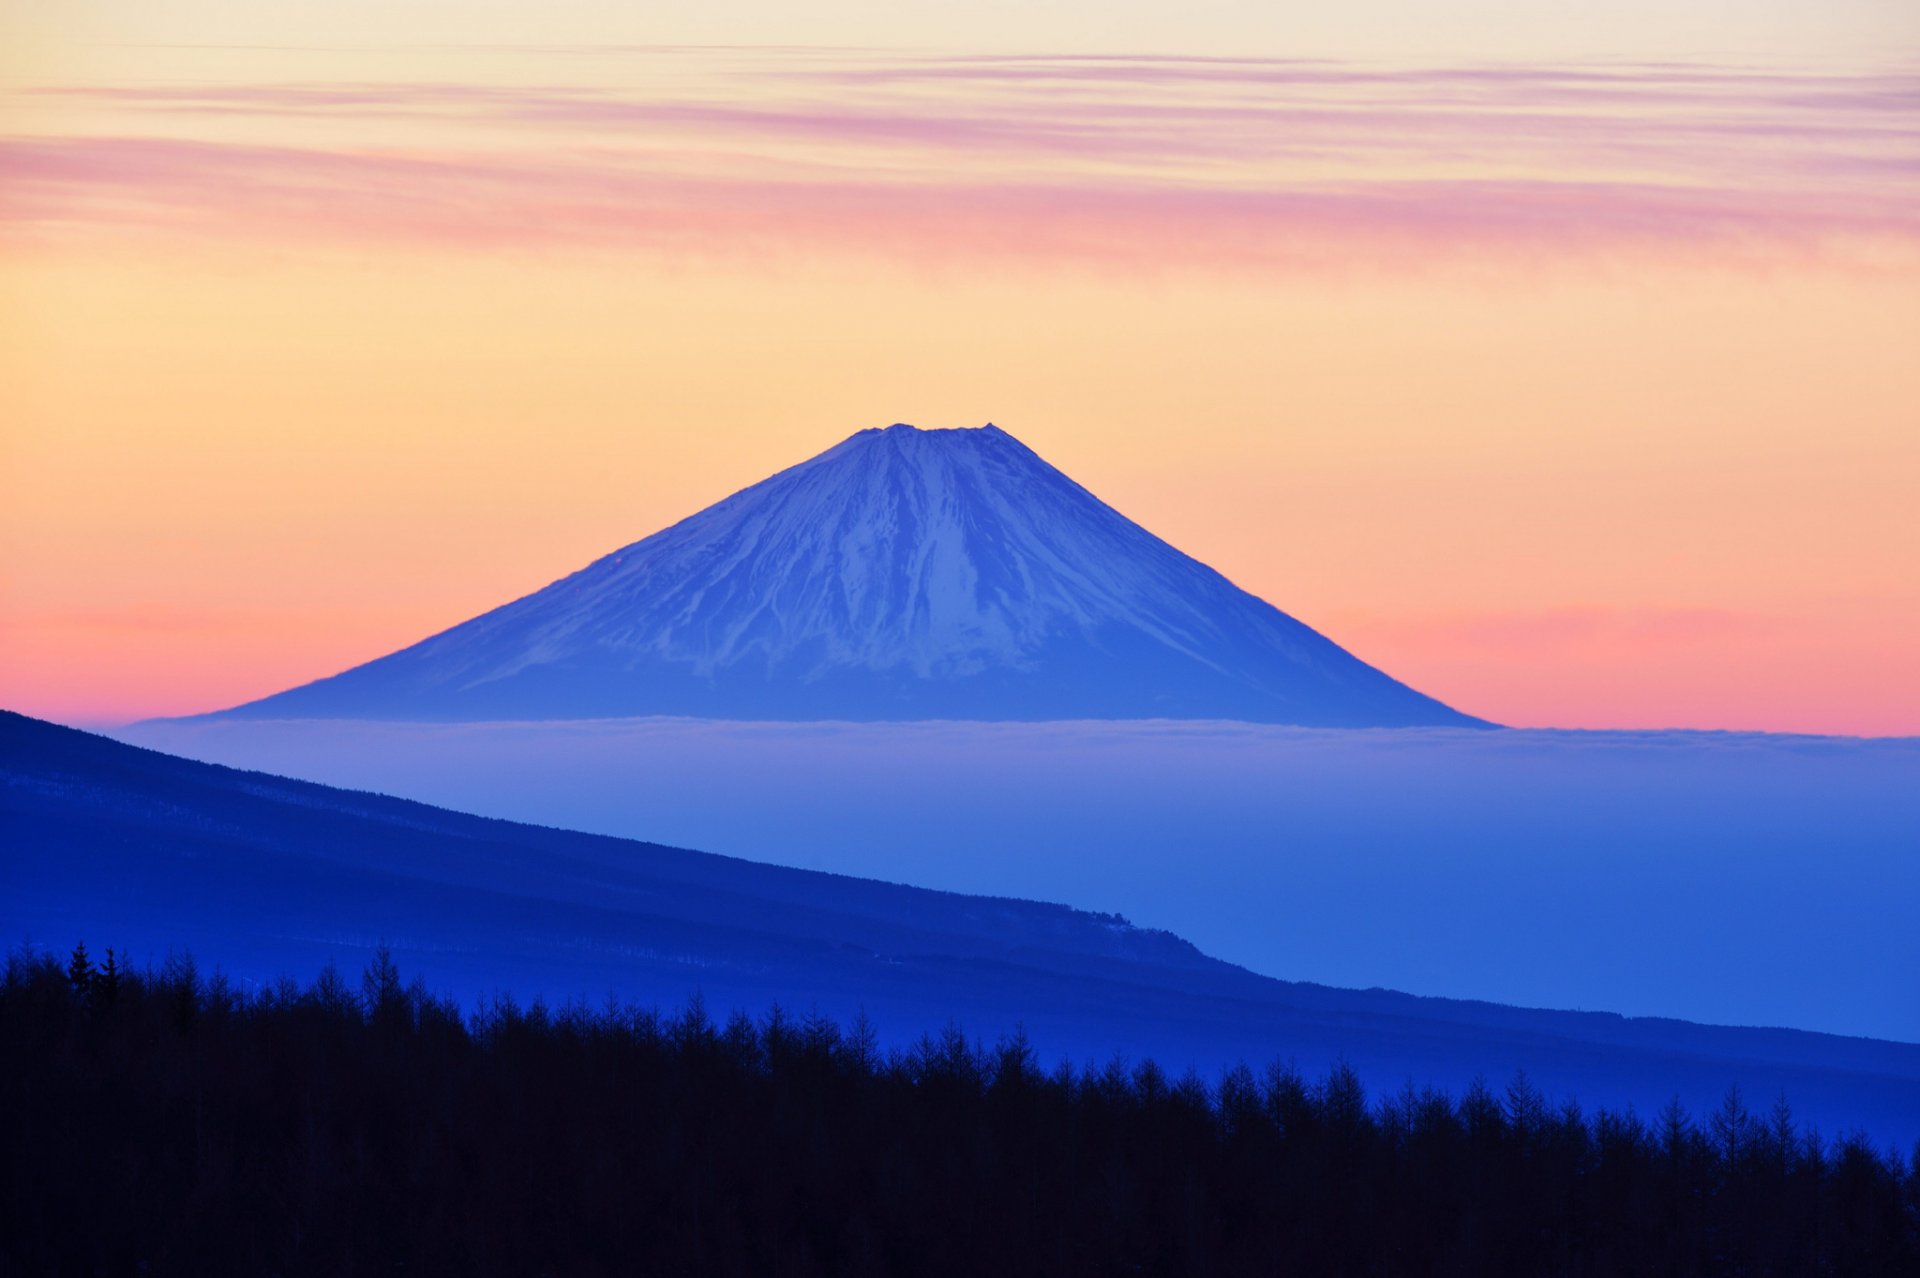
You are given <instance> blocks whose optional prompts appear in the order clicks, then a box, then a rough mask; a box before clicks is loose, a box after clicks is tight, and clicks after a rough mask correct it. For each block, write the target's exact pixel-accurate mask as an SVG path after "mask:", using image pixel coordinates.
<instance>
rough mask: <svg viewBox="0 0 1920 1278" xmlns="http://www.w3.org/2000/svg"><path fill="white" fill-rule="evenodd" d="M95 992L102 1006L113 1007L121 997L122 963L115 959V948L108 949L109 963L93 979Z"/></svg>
mask: <svg viewBox="0 0 1920 1278" xmlns="http://www.w3.org/2000/svg"><path fill="white" fill-rule="evenodd" d="M93 991H94V993H95V995H97V996H98V998H99V1000H100V1003H101V1005H102V1006H108V1007H110V1006H112V1005H113V1001H114V1000H115V999H116V998H119V997H120V961H119V960H118V959H117V958H115V957H114V953H113V948H112V947H111V946H109V947H108V948H107V961H106V963H105V964H103V965H102V966H101V968H100V971H99V972H98V973H96V974H95V976H94V978H93Z"/></svg>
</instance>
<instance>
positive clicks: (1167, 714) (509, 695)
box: [224, 425, 1477, 726]
mask: <svg viewBox="0 0 1920 1278" xmlns="http://www.w3.org/2000/svg"><path fill="white" fill-rule="evenodd" d="M224 713H226V714H230V715H243V716H261V717H294V718H299V717H315V718H342V717H351V718H395V719H448V720H477V719H505V718H516V719H555V718H595V717H613V716H624V715H642V714H676V715H695V716H704V717H712V718H741V719H853V720H881V719H929V718H948V719H1072V718H1092V719H1116V718H1217V719H1244V720H1250V721H1256V722H1273V723H1298V724H1314V725H1338V726H1402V725H1414V724H1468V723H1474V722H1477V721H1476V720H1473V719H1471V718H1469V717H1467V716H1465V715H1462V714H1459V713H1458V712H1456V711H1454V710H1452V709H1450V708H1448V707H1446V706H1444V705H1442V704H1440V703H1439V702H1437V701H1434V700H1432V699H1431V698H1429V697H1426V696H1423V695H1422V694H1420V693H1418V692H1415V691H1413V690H1412V689H1410V688H1408V687H1406V686H1405V685H1403V684H1401V683H1398V682H1396V681H1395V680H1393V679H1391V678H1389V677H1388V676H1387V675H1385V674H1383V673H1381V672H1380V671H1378V670H1376V669H1374V668H1373V667H1372V666H1369V665H1367V664H1366V663H1364V662H1362V661H1360V660H1358V659H1357V658H1355V657H1353V656H1352V655H1350V654H1349V653H1347V652H1346V651H1344V650H1343V649H1341V648H1340V647H1339V646H1338V645H1336V644H1334V643H1333V642H1331V641H1330V640H1328V639H1326V638H1325V637H1323V636H1322V635H1320V634H1318V633H1316V632H1315V631H1313V630H1311V629H1309V628H1308V627H1307V626H1304V625H1302V624H1301V623H1299V622H1297V621H1295V620H1293V619H1292V618H1291V617H1288V616H1286V615H1285V614H1284V613H1282V612H1280V611H1279V610H1278V609H1276V608H1274V607H1272V606H1271V605H1269V604H1267V603H1266V602H1264V601H1262V600H1260V599H1257V598H1255V597H1254V596H1252V595H1250V594H1247V593H1246V592H1245V591H1243V590H1240V589H1239V588H1237V587H1236V586H1234V585H1233V584H1232V583H1231V582H1229V581H1228V580H1227V579H1226V578H1224V577H1222V576H1221V575H1220V574H1219V573H1217V572H1214V571H1213V570H1212V569H1210V568H1208V567H1206V566H1205V565H1204V564H1201V563H1199V562H1197V561H1196V560H1193V559H1191V558H1189V557H1188V556H1186V555H1183V554H1181V553H1180V552H1179V551H1177V550H1175V549H1174V548H1173V547H1171V546H1169V545H1167V544H1166V543H1165V542H1163V541H1161V540H1160V539H1158V538H1157V537H1154V536H1153V535H1152V534H1151V533H1149V532H1147V531H1146V530H1145V529H1143V528H1141V527H1140V526H1138V525H1137V524H1134V523H1132V522H1131V521H1129V520H1128V519H1126V518H1125V517H1123V516H1122V515H1120V514H1119V513H1118V512H1116V511H1115V510H1113V509H1112V508H1111V507H1109V506H1107V505H1105V504H1104V503H1102V502H1101V501H1100V500H1099V499H1097V498H1096V497H1094V496H1093V495H1092V494H1091V493H1089V492H1087V491H1086V490H1085V489H1084V488H1081V487H1080V486H1079V485H1078V484H1076V483H1074V482H1073V481H1072V480H1070V479H1068V478H1067V477H1066V476H1065V475H1063V474H1062V473H1061V472H1059V471H1058V470H1056V469H1054V468H1053V467H1052V466H1050V465H1048V464H1047V463H1046V462H1044V461H1042V460H1041V459H1040V458H1039V457H1038V456H1036V455H1035V454H1034V453H1033V452H1032V450H1030V449H1028V448H1027V447H1026V446H1025V445H1023V444H1021V443H1020V442H1019V441H1018V440H1016V439H1014V438H1013V437H1012V436H1011V435H1008V434H1007V433H1006V432H1004V431H1001V430H999V429H997V428H996V427H993V426H984V427H981V428H979V429H976V430H938V431H922V430H917V429H915V428H914V427H911V426H905V425H896V426H892V427H888V428H887V429H885V430H866V431H862V432H860V433H859V434H857V435H854V436H853V437H851V438H850V439H847V440H845V441H844V442H842V443H841V444H839V445H837V446H836V447H834V448H831V449H829V450H828V451H826V452H824V453H822V454H820V455H819V456H817V457H815V458H813V459H812V460H810V461H807V462H803V463H801V464H800V465H798V466H795V467H792V468H791V469H788V470H785V471H782V472H780V473H779V474H777V475H774V476H773V477H771V478H769V479H767V480H764V481H763V482H761V483H759V484H756V485H754V486H753V487H751V488H747V489H745V490H743V491H741V492H739V493H736V494H734V495H733V496H732V497H729V498H727V499H726V500H725V501H722V502H720V503H718V504H717V505H714V506H711V507H708V508H707V509H706V510H703V511H701V512H700V513H698V514H696V515H693V516H692V517H690V518H688V519H685V520H683V521H681V522H680V523H678V524H675V525H674V526H672V527H671V528H668V529H666V530H664V531H662V532H659V533H656V534H654V535H653V536H651V537H648V538H647V539H645V540H644V541H640V542H637V543H635V544H633V545H631V546H628V547H626V548H624V549H622V550H619V551H616V552H614V553H613V554H611V555H608V556H606V557H605V558H602V559H600V560H599V561H597V562H595V563H593V564H592V565H590V566H588V567H587V568H585V569H582V570H581V571H579V572H577V573H574V574H573V575H572V576H570V577H567V578H565V579H563V580H561V581H558V582H555V583H554V584H553V585H551V586H548V587H547V588H545V589H544V590H541V591H538V592H536V593H534V594H532V595H529V596H527V597H525V598H523V599H520V600H518V601H517V602H514V603H511V604H508V605H506V606H504V607H501V608H497V609H495V610H493V611H492V612H489V613H486V614H484V615H482V616H480V617H476V618H474V619H473V620H471V621H468V622H466V623H464V624H462V625H458V626H455V627H454V628H452V629H451V630H448V631H445V632H444V633H441V634H439V635H435V636H433V637H432V638H430V639H427V640H425V641H423V642H421V643H418V644H415V645H413V646H412V647H410V648H406V649H404V650H402V651H400V652H396V653H393V654H391V655H389V656H386V657H383V658H380V659H378V660H375V661H372V662H369V663H367V664H365V665H362V666H358V667H356V668H354V669H352V670H348V671H346V672H345V673H342V674H339V675H335V676H333V677H332V678H328V679H322V680H319V681H318V682H316V683H311V684H307V685H305V686H303V687H299V688H294V689H291V690H289V691H286V692H283V693H279V694H277V695H274V696H270V697H267V698H264V699H263V700H260V701H255V702H252V703H249V704H247V705H244V706H240V707H237V708H235V709H233V710H229V711H226V712H224Z"/></svg>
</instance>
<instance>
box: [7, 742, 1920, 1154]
mask: <svg viewBox="0 0 1920 1278" xmlns="http://www.w3.org/2000/svg"><path fill="white" fill-rule="evenodd" d="M0 835H3V836H4V837H0V934H4V935H5V936H7V937H8V938H9V939H10V940H13V941H18V940H22V939H30V940H32V941H36V942H39V943H42V944H47V945H52V946H56V947H60V948H61V949H62V950H64V948H65V947H68V946H71V945H72V944H73V943H74V941H76V940H79V939H84V940H86V942H87V943H88V944H89V946H90V947H91V948H92V949H93V950H94V952H95V953H99V952H100V951H101V950H102V949H104V947H106V946H108V945H113V946H115V947H116V948H118V949H120V950H121V952H122V953H123V954H124V953H131V955H132V957H133V958H134V959H135V960H136V961H141V960H148V959H157V958H159V957H161V956H162V955H164V954H165V953H166V952H167V950H168V949H170V948H173V947H191V948H192V949H193V950H194V951H195V953H196V954H197V955H198V957H199V958H200V959H201V961H202V962H217V963H219V964H220V965H222V966H223V967H224V968H225V970H226V971H227V972H228V973H229V974H231V975H232V976H234V977H236V978H238V979H241V980H243V981H247V980H270V979H273V978H274V977H276V976H279V975H282V974H288V973H294V974H305V973H309V972H311V971H313V970H315V969H316V968H318V967H319V966H320V964H322V963H323V962H326V961H328V960H338V961H339V962H340V963H341V964H342V965H343V966H346V967H349V968H351V967H357V966H359V965H360V964H361V963H363V962H364V961H365V959H366V957H367V955H368V954H369V952H370V951H371V949H372V947H373V946H375V945H376V944H378V943H379V942H381V941H386V942H389V943H391V945H392V946H393V948H394V950H395V951H396V953H397V954H398V955H399V956H400V958H401V961H402V962H403V964H404V965H405V966H406V967H408V968H409V969H411V970H415V971H419V972H423V973H426V974H428V976H429V978H430V979H431V980H432V981H433V982H434V983H435V984H436V985H437V986H439V987H440V988H443V989H447V990H450V991H451V992H454V993H456V994H458V995H459V996H460V997H462V998H464V999H468V1000H472V999H476V998H479V997H483V996H485V995H486V994H488V993H490V992H492V991H496V990H511V991H513V992H514V993H516V994H518V995H520V996H521V997H522V998H526V997H530V996H533V995H543V996H546V997H548V998H550V999H565V998H571V997H577V996H585V997H588V998H593V999H599V998H601V997H602V996H604V995H605V994H607V993H608V992H610V991H611V992H614V993H617V994H618V995H620V996H621V997H622V998H627V999H639V1000H642V1001H648V1000H652V1001H659V1002H663V1003H668V1004H676V1003H678V1002H680V1001H681V1000H682V999H684V998H685V997H686V996H687V995H688V994H689V993H690V992H691V991H693V990H696V989H698V990H700V991H702V992H703V993H704V994H705V996H706V998H707V999H708V1001H709V1004H710V1005H711V1006H712V1007H714V1009H715V1010H716V1012H719V1011H722V1010H725V1009H730V1008H735V1007H738V1008H745V1009H749V1010H753V1011H759V1010H763V1009H764V1008H766V1007H767V1006H768V1005H769V1004H770V1003H772V1002H774V1001H776V1000H777V1001H780V1002H783V1003H784V1004H785V1005H786V1006H787V1007H789V1008H790V1009H794V1010H799V1011H805V1010H808V1009H818V1010H819V1011H821V1012H823V1013H825V1014H827V1015H830V1016H835V1017H838V1018H841V1019H843V1020H846V1019H851V1018H852V1017H854V1016H855V1015H857V1014H859V1013H860V1012H862V1011H865V1012H867V1013H870V1014H871V1015H872V1016H873V1018H874V1020H875V1021H876V1022H877V1023H878V1026H879V1028H880V1030H881V1032H882V1033H883V1035H886V1036H888V1037H890V1038H891V1039H892V1041H895V1042H898V1041H901V1040H902V1039H909V1038H911V1037H913V1036H915V1035H917V1034H919V1033H921V1032H923V1031H932V1032H937V1031H938V1030H940V1029H941V1028H942V1027H943V1026H945V1025H946V1024H947V1023H948V1022H949V1021H956V1020H957V1021H958V1022H959V1023H960V1024H962V1025H963V1026H965V1027H966V1028H967V1029H968V1030H969V1031H970V1032H972V1033H975V1034H979V1035H984V1036H986V1037H988V1038H992V1037H993V1036H994V1035H996V1034H999V1033H1002V1032H1005V1031H1008V1030H1010V1029H1012V1028H1013V1027H1014V1026H1015V1025H1017V1024H1021V1025H1024V1026H1025V1028H1026V1029H1027V1031H1028V1032H1029V1034H1030V1036H1031V1037H1032V1039H1033V1042H1034V1044H1035V1046H1036V1048H1037V1049H1038V1050H1039V1051H1040V1053H1041V1054H1042V1056H1043V1058H1045V1059H1048V1060H1052V1059H1056V1058H1058V1057H1060V1056H1071V1057H1074V1058H1076V1059H1087V1058H1093V1059H1101V1060H1103V1059H1105V1058H1106V1057H1108V1056H1109V1055H1111V1054H1113V1053H1115V1052H1119V1053H1124V1054H1127V1055H1130V1056H1133V1057H1134V1058H1136V1059H1137V1058H1138V1057H1140V1056H1142V1055H1149V1054H1150V1055H1153V1056H1155V1057H1156V1058H1158V1059H1159V1060H1161V1061H1162V1062H1163V1063H1165V1064H1167V1065H1169V1066H1170V1067H1172V1068H1174V1069H1176V1070H1177V1069H1179V1068H1182V1067H1184V1066H1186V1065H1188V1064H1192V1065H1195V1066H1198V1067H1199V1068H1201V1069H1203V1070H1208V1071H1211V1070H1214V1069H1217V1068H1220V1067H1223V1066H1225V1065H1228V1064H1231V1063H1232V1062H1234V1061H1235V1060H1247V1061H1251V1062H1255V1063H1262V1062H1266V1061H1269V1060H1273V1059H1276V1058H1282V1059H1284V1058H1288V1057H1291V1058H1293V1059H1295V1060H1297V1061H1298V1062H1299V1063H1300V1065H1301V1066H1302V1068H1304V1069H1307V1070H1309V1071H1313V1070H1319V1069H1322V1068H1324V1067H1325V1066H1326V1065H1327V1064H1329V1063H1331V1062H1332V1061H1334V1060H1336V1059H1340V1058H1344V1059H1345V1060H1347V1061H1348V1062H1350V1063H1351V1064H1352V1065H1353V1066H1354V1067H1355V1068H1356V1069H1357V1070H1359V1071H1360V1073H1361V1075H1362V1076H1363V1077H1364V1078H1365V1079H1366V1080H1367V1081H1368V1083H1369V1085H1370V1086H1373V1087H1375V1088H1397V1087H1398V1086H1400V1084H1402V1083H1403V1082H1405V1081H1406V1080H1407V1079H1410V1078H1411V1079H1414V1080H1416V1081H1417V1082H1422V1083H1427V1082H1430V1083H1433V1084H1436V1085H1439V1086H1444V1087H1449V1088H1459V1087H1462V1086H1464V1085H1465V1084H1466V1083H1467V1082H1469V1081H1470V1080H1471V1079H1473V1078H1474V1077H1475V1076H1481V1075H1483V1076H1485V1077H1486V1078H1488V1079H1490V1080H1493V1081H1494V1082H1495V1083H1499V1082H1501V1081H1503V1080H1505V1079H1506V1078H1508V1077H1510V1076H1511V1075H1512V1074H1513V1072H1514V1071H1515V1069H1517V1068H1524V1069H1526V1070H1527V1071H1528V1073H1529V1074H1530V1075H1531V1076H1532V1078H1533V1080H1534V1082H1535V1083H1536V1084H1538V1085H1539V1086H1540V1087H1542V1088H1543V1089H1544V1090H1546V1092H1547V1093H1548V1094H1549V1095H1552V1096H1560V1095H1564V1094H1568V1093H1572V1094H1576V1095H1578V1096H1579V1098H1580V1099H1581V1101H1582V1102H1583V1103H1585V1104H1587V1105H1589V1106H1591V1105H1596V1104H1608V1105H1624V1104H1628V1103H1632V1104H1635V1105H1637V1106H1638V1107H1639V1108H1640V1110H1641V1112H1642V1113H1653V1112H1655V1111H1657V1110H1658V1108H1659V1107H1660V1106H1661V1105H1662V1104H1664V1103H1665V1101H1666V1100H1667V1099H1668V1098H1669V1097H1670V1096H1673V1095H1676V1094H1677V1095H1679V1096H1680V1097H1681V1098H1682V1099H1683V1101H1685V1102H1686V1103H1687V1104H1688V1105H1689V1106H1690V1107H1692V1108H1693V1109H1695V1110H1696V1112H1705V1111H1707V1110H1710V1109H1711V1108H1712V1107H1713V1106H1714V1105H1715V1104H1716V1103H1717V1102H1718V1101H1719V1099H1720V1096H1721V1094H1722V1093H1723V1092H1724V1090H1725V1088H1726V1087H1727V1086H1728V1085H1729V1084H1736V1083H1737V1084H1738V1085H1739V1086H1740V1087H1741V1088H1742V1090H1743V1091H1744V1092H1745V1093H1746V1094H1747V1095H1748V1096H1749V1097H1754V1098H1771V1097H1773V1096H1775V1095H1777V1094H1779V1093H1781V1092H1782V1091H1784V1092H1786V1093H1787V1094H1788V1095H1789V1096H1790V1097H1791V1098H1792V1101H1793V1103H1794V1105H1795V1107H1796V1110H1797V1112H1798V1113H1799V1115H1800V1116H1801V1118H1802V1119H1803V1120H1809V1121H1812V1122H1815V1123H1818V1124H1819V1125H1820V1126H1821V1127H1822V1128H1823V1129H1825V1130H1828V1131H1844V1130H1848V1129H1851V1128H1853V1127H1856V1126H1857V1127H1863V1128H1865V1129H1867V1130H1869V1131H1871V1132H1873V1133H1875V1134H1876V1135H1877V1136H1883V1137H1885V1138H1888V1139H1897V1140H1900V1141H1911V1140H1912V1139H1913V1138H1914V1136H1915V1135H1917V1134H1920V1045H1912V1044H1901V1043H1887V1042H1878V1041H1874V1040H1870V1039H1857V1038H1841V1037H1836V1036H1832V1035H1824V1034H1812V1033H1804V1032H1800V1031H1792V1030H1768V1029H1732V1028H1722V1027H1711V1026H1701V1025H1690V1024H1686V1023H1683V1022H1678V1021H1666V1020H1653V1019H1626V1018H1622V1017H1619V1016H1613V1015H1607V1014H1599V1013H1574V1012H1544V1011H1532V1010H1527V1009H1521V1008H1512V1007H1500V1006H1495V1005H1492V1004H1486V1003H1470V1002H1460V1001H1453V1000H1445V999H1427V998H1415V997H1411V996H1408V995H1404V994H1394V993H1390V992H1387V991H1383V990H1366V991H1359V990H1338V989H1329V988H1326V987H1322V986H1313V985H1302V984H1294V983H1290V982H1284V981H1277V980H1271V979H1268V978H1266V977H1261V976H1256V975H1254V974H1253V973H1251V972H1248V971H1246V970H1244V969H1241V968H1236V967H1232V966H1230V965H1228V964H1225V963H1222V962H1219V961H1218V960H1215V959H1211V958H1208V957H1206V956H1205V955H1203V954H1201V953H1199V952H1198V951H1197V950H1195V949H1194V948H1193V947H1192V946H1190V945H1188V944H1186V943H1185V942H1184V941H1181V940H1180V939H1178V938H1176V937H1173V936H1170V935H1168V934H1166V933H1163V932H1153V931H1146V930H1142V929H1139V928H1135V927H1132V926H1129V925H1127V924H1126V923H1125V922H1123V921H1121V920H1118V919H1115V918H1113V917H1112V916H1106V915H1096V914H1087V913H1083V912H1081V911H1077V910H1071V909H1067V908H1065V907H1063V906H1058V905H1044V904H1037V903H1034V902H1027V901H1014V900H1004V899H993V898H986V897H973V896H961V895H956V894H952V893H942V892H931V891H926V890H922V889H917V888H909V887H901V886H896V885H892V884H886V883H878V882H873V881H870V880H862V879H852V878H845V877H841V876H837V875H829V874H821V873H817V872H813V871H806V870H796V869H786V868H780V867H775V866H768V865H761V864H757V863H753V862H748V861H740V860H733V859H730V858H726V857H719V856H712V855H708V854H704V853H699V852H689V851H684V850H680V849H675V848H666V847H661V846H658V845H655V844H649V843H638V842H633V841H629V840H623V839H613V838H605V837H600V836H594V835H585V834H573V833H568V832H565V831H559V830H551V829H544V828H540V827H536V826H527V825H518V824H514V823H511V822H505V821H494V820H487V819H483V818H480V817H473V816H465V815H462V814H459V813H454V812H447V811H444V810H441V809H437V808H432V807H428V806H426V805H423V804H418V803H410V802H405V801H401V800H397V799H389V798H383V797H380V796H377V795H370V794H362V793H355V792H351V791H345V790H336V789H332V788H329V787H326V786H319V785H312V784H308V783H305V782H299V781H289V780H285V779H282V778H278V777H271V776H266V775H263V774H260V773H251V772H239V771H235V770H232V769H229V768H222V767H216V766H213V765H209V764H201V763H194V762H191V761H188V760H184V759H178V758H174V757H171V756H168V755H162V754H157V753H155V752H153V751H149V750H142V749H138V748H136V747H132V746H126V745H121V744H119V743H117V742H112V741H109V740H106V739H105V738H101V737H96V736H92V735H89V734H86V733H80V732H75V731H72V730H70V729H65V728H59V727H56V726H54V725H51V724H46V723H41V722H38V721H35V720H31V719H26V718H23V717H21V716H19V715H13V714H5V713H3V712H0Z"/></svg>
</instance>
